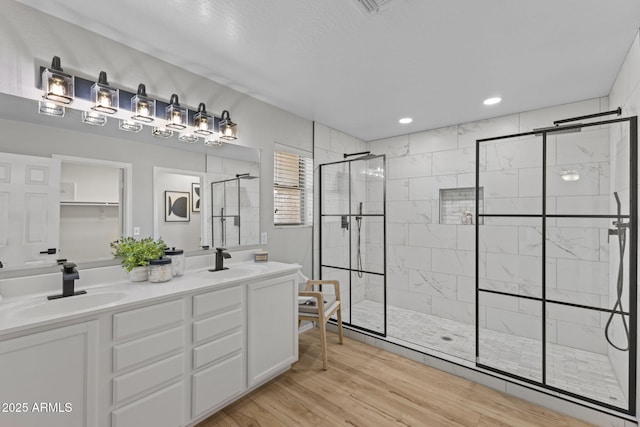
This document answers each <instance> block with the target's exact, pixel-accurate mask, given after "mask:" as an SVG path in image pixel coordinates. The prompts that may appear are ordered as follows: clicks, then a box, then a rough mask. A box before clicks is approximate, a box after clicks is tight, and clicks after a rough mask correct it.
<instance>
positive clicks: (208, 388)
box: [192, 354, 245, 417]
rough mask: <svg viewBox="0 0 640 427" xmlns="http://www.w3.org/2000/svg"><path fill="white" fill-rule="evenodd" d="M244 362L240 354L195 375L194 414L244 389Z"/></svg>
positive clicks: (211, 407) (198, 413)
mask: <svg viewBox="0 0 640 427" xmlns="http://www.w3.org/2000/svg"><path fill="white" fill-rule="evenodd" d="M243 372H244V364H243V359H242V355H241V354H238V355H237V356H234V357H232V358H230V359H227V360H225V361H223V362H221V363H219V364H217V365H214V366H212V367H210V368H207V369H204V370H202V371H201V372H198V373H197V374H194V375H193V397H192V416H193V417H197V416H199V415H201V414H203V413H205V412H206V411H208V410H210V409H213V408H215V407H216V406H218V405H220V404H221V403H223V402H224V401H226V400H228V399H230V398H232V397H233V396H235V395H237V394H238V393H241V392H242V391H243V390H244V388H245V387H244V376H243Z"/></svg>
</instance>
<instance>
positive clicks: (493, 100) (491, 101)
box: [484, 97, 502, 105]
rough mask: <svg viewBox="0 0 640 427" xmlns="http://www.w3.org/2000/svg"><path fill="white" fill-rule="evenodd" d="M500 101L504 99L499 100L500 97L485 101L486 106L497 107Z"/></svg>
mask: <svg viewBox="0 0 640 427" xmlns="http://www.w3.org/2000/svg"><path fill="white" fill-rule="evenodd" d="M500 101H502V98H499V97H495V98H488V99H485V100H484V105H495V104H497V103H498V102H500Z"/></svg>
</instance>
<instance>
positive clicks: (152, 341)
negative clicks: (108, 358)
mask: <svg viewBox="0 0 640 427" xmlns="http://www.w3.org/2000/svg"><path fill="white" fill-rule="evenodd" d="M183 346H184V327H183V326H179V327H177V328H173V329H169V330H168V331H164V332H160V333H157V334H153V335H149V336H147V337H144V338H140V339H137V340H133V341H129V342H126V343H124V344H119V345H116V346H114V347H113V372H119V371H121V370H123V369H126V368H128V367H130V366H134V365H137V364H139V363H142V362H144V361H146V360H150V359H153V358H155V357H158V356H162V355H163V354H167V353H170V352H172V351H176V350H179V349H182V348H183Z"/></svg>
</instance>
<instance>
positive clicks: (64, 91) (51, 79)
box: [42, 56, 73, 104]
mask: <svg viewBox="0 0 640 427" xmlns="http://www.w3.org/2000/svg"><path fill="white" fill-rule="evenodd" d="M42 91H43V94H42V97H43V98H44V99H47V100H49V101H53V102H58V103H60V104H71V103H72V102H73V76H72V75H70V74H66V73H63V72H62V68H61V67H60V58H59V57H57V56H54V57H53V61H52V62H51V68H45V69H44V70H43V71H42Z"/></svg>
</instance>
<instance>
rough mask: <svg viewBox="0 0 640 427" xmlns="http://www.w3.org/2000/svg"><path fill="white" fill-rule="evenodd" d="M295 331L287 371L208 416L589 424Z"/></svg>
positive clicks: (367, 349) (223, 421)
mask: <svg viewBox="0 0 640 427" xmlns="http://www.w3.org/2000/svg"><path fill="white" fill-rule="evenodd" d="M328 340H329V344H328V345H329V369H328V370H327V371H323V370H322V361H321V357H320V344H319V334H318V330H317V329H314V330H312V331H309V332H306V333H304V334H302V335H300V360H299V361H298V362H297V363H296V364H295V365H294V366H293V367H292V369H291V370H289V371H288V372H286V373H285V374H283V375H281V376H280V377H278V378H276V379H274V380H272V381H271V382H269V383H267V384H265V385H264V386H262V387H261V388H259V389H257V390H255V391H253V392H252V393H251V394H249V395H247V396H245V397H243V398H242V399H240V400H239V401H237V402H235V403H234V404H232V405H230V406H228V407H227V408H225V409H223V410H222V411H220V412H218V413H216V414H214V415H213V416H211V417H209V418H208V419H206V420H205V421H203V422H202V423H200V424H199V425H198V427H214V426H234V427H235V426H255V427H258V426H296V427H297V426H338V425H350V426H361V427H377V426H465V427H470V426H477V427H489V426H491V427H500V426H517V427H528V426H532V427H533V426H544V427H549V426H554V427H559V426H588V425H590V424H586V423H584V422H582V421H580V420H577V419H574V418H571V417H567V416H565V415H562V414H559V413H557V412H554V411H551V410H548V409H545V408H542V407H540V406H536V405H533V404H531V403H528V402H525V401H523V400H520V399H518V398H516V397H512V396H508V395H506V394H503V393H500V392H497V391H495V390H492V389H490V388H488V387H484V386H482V385H479V384H476V383H473V382H470V381H467V380H465V379H462V378H459V377H456V376H453V375H450V374H447V373H445V372H442V371H438V370H437V369H434V368H430V367H428V366H425V365H422V364H420V363H417V362H414V361H412V360H409V359H406V358H403V357H400V356H397V355H395V354H393V353H389V352H387V351H384V350H380V349H378V348H375V347H372V346H369V345H366V344H363V343H361V342H359V341H355V340H352V339H349V338H346V337H345V340H344V344H343V345H339V344H338V343H337V336H336V335H335V334H332V333H329V334H328Z"/></svg>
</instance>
